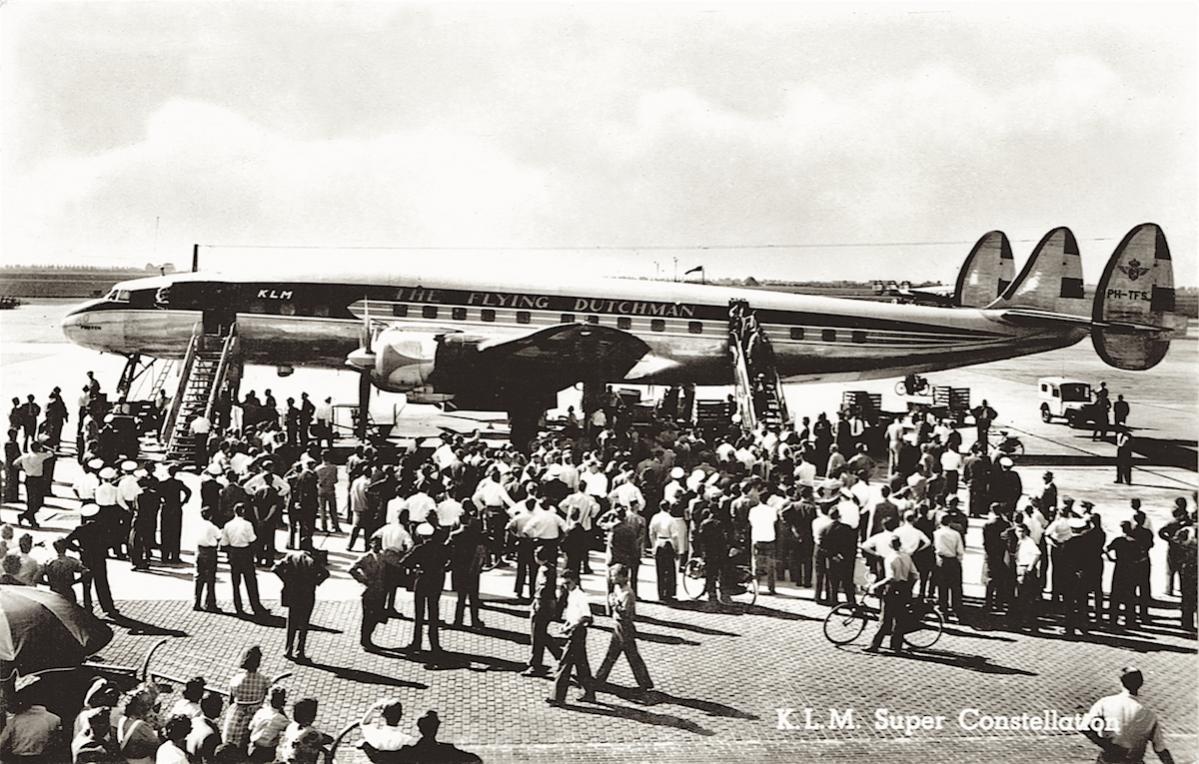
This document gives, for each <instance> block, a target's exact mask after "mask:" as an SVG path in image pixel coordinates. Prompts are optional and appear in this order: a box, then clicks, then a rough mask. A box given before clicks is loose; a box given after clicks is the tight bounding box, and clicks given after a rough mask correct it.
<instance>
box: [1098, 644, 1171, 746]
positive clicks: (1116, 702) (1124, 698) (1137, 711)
mask: <svg viewBox="0 0 1199 764" xmlns="http://www.w3.org/2000/svg"><path fill="white" fill-rule="evenodd" d="M1144 683H1145V677H1144V675H1143V674H1141V672H1140V671H1139V670H1137V669H1135V668H1132V667H1125V668H1122V669H1120V684H1121V685H1122V686H1123V687H1124V690H1123V692H1120V693H1119V694H1116V695H1109V696H1107V697H1105V698H1100V699H1099V700H1097V701H1096V702H1095V705H1093V706H1091V710H1090V711H1088V712H1087V715H1086V717H1085V718H1084V720H1083V724H1082V725H1080V726H1079V727H1078V730H1079V731H1080V732H1081V733H1082V734H1083V735H1084V736H1085V737H1086V739H1087V740H1090V741H1091V742H1092V743H1094V744H1095V745H1097V746H1099V748H1100V753H1099V758H1097V759H1096V760H1095V761H1096V762H1099V763H1100V764H1103V763H1104V762H1140V761H1144V758H1145V749H1146V748H1147V747H1148V746H1149V745H1150V744H1152V745H1153V750H1154V751H1155V752H1156V753H1157V757H1158V758H1159V759H1161V760H1162V762H1163V763H1164V764H1174V757H1173V756H1171V755H1170V751H1169V749H1167V748H1166V735H1165V731H1164V730H1163V729H1162V725H1161V722H1160V721H1159V720H1158V718H1157V714H1155V713H1154V712H1153V711H1150V710H1149V709H1148V708H1146V707H1145V706H1144V705H1143V704H1142V703H1141V699H1140V698H1139V697H1137V695H1138V693H1139V692H1140V691H1141V686H1142V685H1143V684H1144Z"/></svg>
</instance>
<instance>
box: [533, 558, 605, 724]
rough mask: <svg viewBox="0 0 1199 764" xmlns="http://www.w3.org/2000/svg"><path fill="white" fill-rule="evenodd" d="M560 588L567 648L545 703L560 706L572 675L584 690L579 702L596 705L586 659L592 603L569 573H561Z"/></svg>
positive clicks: (589, 668)
mask: <svg viewBox="0 0 1199 764" xmlns="http://www.w3.org/2000/svg"><path fill="white" fill-rule="evenodd" d="M562 588H563V590H564V592H565V594H566V608H565V609H564V610H563V612H562V620H563V621H565V623H566V626H565V632H566V647H565V648H563V650H562V659H561V660H559V661H558V675H557V676H556V677H555V679H554V694H553V696H552V697H549V698H546V699H545V702H546V703H549V704H550V705H553V706H560V705H562V704H563V703H565V702H566V690H567V688H568V687H569V686H570V679H571V675H572V674H573V675H574V676H575V677H576V678H577V679H578V682H579V685H581V686H582V688H583V694H582V695H581V696H580V697H579V701H580V702H583V703H594V702H595V688H594V687H593V686H592V678H591V663H590V661H588V659H587V628H588V627H589V626H590V625H591V620H592V619H591V603H590V602H588V600H587V595H586V594H584V593H583V590H582V589H580V588H579V577H578V576H577V575H576V574H575V572H574V571H572V570H567V571H565V572H563V574H562Z"/></svg>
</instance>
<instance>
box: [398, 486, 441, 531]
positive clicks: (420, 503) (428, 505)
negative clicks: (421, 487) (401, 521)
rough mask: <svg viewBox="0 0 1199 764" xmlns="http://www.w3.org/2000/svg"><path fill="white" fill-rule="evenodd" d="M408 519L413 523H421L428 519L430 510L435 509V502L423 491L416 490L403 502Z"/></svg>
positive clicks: (434, 510) (433, 510)
mask: <svg viewBox="0 0 1199 764" xmlns="http://www.w3.org/2000/svg"><path fill="white" fill-rule="evenodd" d="M405 509H407V510H408V519H409V520H410V521H412V522H414V523H423V522H426V521H427V520H428V519H429V513H430V512H436V511H437V502H436V501H434V500H433V497H432V496H430V495H429V494H427V493H425V492H424V491H417V492H416V493H414V494H412V495H411V496H409V497H408V501H407V502H406V503H405Z"/></svg>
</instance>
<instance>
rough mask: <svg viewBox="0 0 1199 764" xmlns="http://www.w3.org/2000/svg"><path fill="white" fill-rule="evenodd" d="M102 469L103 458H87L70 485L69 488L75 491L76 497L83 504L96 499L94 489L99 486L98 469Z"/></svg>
mask: <svg viewBox="0 0 1199 764" xmlns="http://www.w3.org/2000/svg"><path fill="white" fill-rule="evenodd" d="M102 469H104V460H103V459H89V460H88V462H87V463H86V464H84V465H83V469H82V470H80V472H79V477H78V478H76V480H75V482H74V483H73V484H72V485H71V489H72V490H73V491H74V492H75V496H76V498H78V499H79V501H80V502H82V503H84V504H91V503H93V502H94V501H95V500H96V489H97V488H98V487H99V486H100V476H99V474H98V473H99V472H100V470H102Z"/></svg>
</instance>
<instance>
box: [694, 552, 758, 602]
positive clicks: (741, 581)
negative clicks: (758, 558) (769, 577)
mask: <svg viewBox="0 0 1199 764" xmlns="http://www.w3.org/2000/svg"><path fill="white" fill-rule="evenodd" d="M681 577H682V579H683V591H684V592H685V593H686V594H687V596H688V597H690V598H691V599H693V600H697V599H700V598H701V597H703V596H704V587H705V585H706V584H707V580H708V569H707V565H706V564H705V563H704V560H703V558H702V557H692V558H691V559H689V560H687V564H686V565H684V566H683V573H682V576H681ZM758 578H759V574H758V570H757V563H756V562H755V561H754V559H753V558H752V556H751V558H750V561H749V564H748V565H745V564H736V565H732V566H731V571H730V574H729V584H730V588H731V589H732V591H725V592H723V593H724V594H725V595H726V596H728V598H729V599H730V600H732V601H733V602H736V603H738V604H742V605H746V606H751V605H753V604H754V603H755V602H757V601H758Z"/></svg>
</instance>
